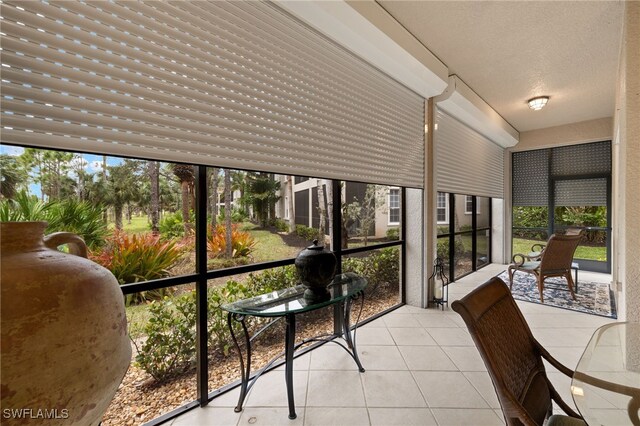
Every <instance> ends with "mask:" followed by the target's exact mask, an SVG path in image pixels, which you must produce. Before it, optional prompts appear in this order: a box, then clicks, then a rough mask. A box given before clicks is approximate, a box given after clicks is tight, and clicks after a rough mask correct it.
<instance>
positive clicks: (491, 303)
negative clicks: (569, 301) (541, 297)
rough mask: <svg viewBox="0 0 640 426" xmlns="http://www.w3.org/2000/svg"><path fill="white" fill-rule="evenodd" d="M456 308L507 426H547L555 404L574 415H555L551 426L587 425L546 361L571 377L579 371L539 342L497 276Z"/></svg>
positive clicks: (457, 304) (455, 304) (460, 302)
mask: <svg viewBox="0 0 640 426" xmlns="http://www.w3.org/2000/svg"><path fill="white" fill-rule="evenodd" d="M451 307H452V308H453V310H454V311H456V312H457V313H458V314H460V316H461V317H462V319H463V320H464V322H465V324H466V325H467V328H468V329H469V333H470V334H471V337H472V338H473V341H474V342H475V345H476V347H477V348H478V351H479V352H480V355H481V356H482V359H483V360H484V363H485V365H486V367H487V370H488V371H489V375H490V376H491V380H492V381H493V386H494V388H495V390H496V394H497V395H498V399H499V401H500V405H501V407H502V412H503V413H504V418H505V422H506V424H507V425H527V426H529V425H542V424H543V423H544V421H545V419H547V418H548V417H549V416H550V415H551V410H552V407H553V405H552V400H553V401H555V402H556V403H557V404H558V406H559V407H560V408H561V409H562V410H564V412H565V413H567V414H569V416H571V417H569V418H567V417H566V416H552V417H551V418H550V419H549V421H548V423H547V424H555V425H558V424H582V425H584V424H586V423H584V422H583V421H582V420H581V417H580V415H579V414H577V413H576V412H575V411H573V410H572V409H571V408H570V407H569V406H568V405H567V404H566V403H565V402H564V401H563V400H562V399H561V398H560V396H559V395H558V392H557V391H556V390H555V389H554V387H553V386H552V384H551V382H550V381H549V379H548V377H547V374H546V371H545V368H544V364H543V362H542V358H544V359H546V360H547V361H548V362H549V363H550V364H551V365H552V366H554V367H555V368H557V369H558V370H559V371H561V372H562V373H564V374H566V375H568V376H569V377H573V371H572V370H570V369H569V368H567V367H565V366H564V365H562V364H560V363H559V362H558V361H556V360H555V359H554V358H553V357H552V356H551V355H550V354H549V353H548V352H547V351H546V350H545V349H544V348H543V347H542V346H541V345H540V343H538V342H537V341H536V340H535V338H534V337H533V335H532V334H531V330H530V329H529V326H528V325H527V323H526V321H525V319H524V317H523V316H522V313H521V312H520V309H519V308H518V306H517V305H516V303H515V301H514V300H513V297H512V296H511V292H510V291H509V289H508V288H507V286H506V284H505V283H504V282H503V281H502V280H501V279H499V278H495V277H494V278H492V279H491V280H489V281H487V282H486V283H484V284H482V285H481V286H480V287H478V288H476V289H475V290H474V291H472V292H471V293H469V294H468V295H467V296H465V297H464V298H462V299H461V300H457V301H455V302H453V304H452V305H451Z"/></svg>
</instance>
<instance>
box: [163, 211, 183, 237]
mask: <svg viewBox="0 0 640 426" xmlns="http://www.w3.org/2000/svg"><path fill="white" fill-rule="evenodd" d="M160 235H162V238H165V239H166V238H168V239H172V238H177V237H183V236H184V221H183V220H182V213H181V212H175V213H168V214H165V215H164V216H163V217H162V219H161V220H160Z"/></svg>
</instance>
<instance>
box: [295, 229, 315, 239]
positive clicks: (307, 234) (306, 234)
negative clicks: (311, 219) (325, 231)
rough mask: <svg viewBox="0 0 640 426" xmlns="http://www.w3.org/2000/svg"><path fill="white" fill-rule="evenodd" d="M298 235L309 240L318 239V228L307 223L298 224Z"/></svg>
mask: <svg viewBox="0 0 640 426" xmlns="http://www.w3.org/2000/svg"><path fill="white" fill-rule="evenodd" d="M296 235H298V236H299V237H302V238H304V239H305V240H307V241H313V240H315V239H318V230H317V229H315V228H310V227H308V226H305V225H296Z"/></svg>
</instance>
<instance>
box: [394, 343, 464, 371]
mask: <svg viewBox="0 0 640 426" xmlns="http://www.w3.org/2000/svg"><path fill="white" fill-rule="evenodd" d="M398 349H399V350H400V353H401V354H402V356H403V357H404V360H405V362H406V363H407V366H408V367H409V370H412V371H419V370H423V371H457V370H458V367H456V365H455V364H454V363H453V361H451V358H449V357H448V356H447V354H446V353H445V352H444V351H443V350H442V349H441V348H440V347H439V346H398Z"/></svg>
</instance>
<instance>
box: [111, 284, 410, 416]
mask: <svg viewBox="0 0 640 426" xmlns="http://www.w3.org/2000/svg"><path fill="white" fill-rule="evenodd" d="M377 293H378V294H376V295H375V296H374V297H371V296H369V295H367V299H366V303H365V306H364V308H363V310H362V316H361V321H362V319H364V318H369V317H371V316H373V315H375V314H376V313H378V312H381V311H383V310H385V309H388V308H390V307H392V306H394V305H396V304H398V290H397V288H395V289H387V290H386V291H385V292H384V293H383V294H381V293H382V292H377ZM358 312H359V305H358V304H356V305H354V307H353V309H352V313H351V315H352V321H354V322H355V320H356V317H357V315H358ZM310 314H311V315H309V316H308V317H306V316H301V320H300V321H299V322H298V324H297V325H298V327H297V333H296V337H297V339H296V340H297V341H300V340H302V339H304V338H308V337H311V336H316V335H319V334H324V333H327V332H329V331H331V330H332V329H333V321H332V318H331V315H330V314H329V313H328V312H327V311H325V310H323V309H320V310H318V311H315V312H313V313H310ZM305 315H306V314H305ZM275 328H276V329H277V331H274V332H269V333H267V334H266V335H264V336H261V338H260V339H259V341H258V342H256V343H257V344H256V345H255V346H254V348H253V352H252V358H253V359H252V370H254V371H255V370H257V369H259V368H260V367H262V366H264V365H265V364H266V363H267V362H268V361H269V360H270V359H271V358H273V357H274V356H276V355H277V354H278V353H280V352H281V351H282V350H283V341H284V340H283V330H284V325H283V326H282V327H278V325H276V326H275ZM209 359H210V363H209V369H210V373H209V390H210V391H211V390H214V389H219V388H222V387H223V386H225V385H228V384H231V383H234V382H236V381H238V380H239V378H240V372H239V362H238V358H237V354H236V352H235V350H231V351H230V354H229V356H224V355H223V354H222V353H220V352H219V351H213V350H212V351H211V352H210V354H209ZM196 399H197V396H196V377H195V369H193V370H191V371H189V372H187V373H184V374H182V375H180V376H178V377H175V378H174V379H172V380H170V381H168V382H165V383H157V382H155V380H154V379H153V378H152V377H151V376H150V375H149V374H147V373H146V372H145V371H144V370H141V369H139V368H137V367H135V366H134V365H131V366H130V367H129V371H127V374H126V375H125V377H124V380H123V381H122V384H121V385H120V387H119V389H118V391H117V393H116V395H115V397H114V399H113V401H112V402H111V405H110V406H109V409H108V410H107V412H106V413H105V415H104V416H103V420H102V425H103V426H111V425H140V424H144V423H146V422H148V421H150V420H152V419H154V418H156V417H159V416H161V415H162V414H164V413H167V412H169V411H171V410H173V409H175V408H177V407H180V406H181V405H184V404H187V403H189V402H191V401H194V400H196Z"/></svg>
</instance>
